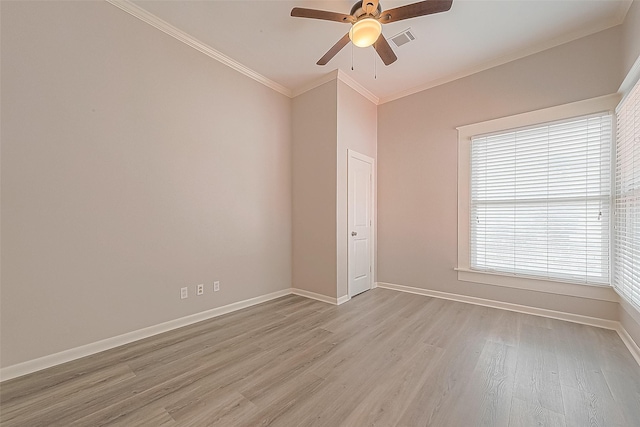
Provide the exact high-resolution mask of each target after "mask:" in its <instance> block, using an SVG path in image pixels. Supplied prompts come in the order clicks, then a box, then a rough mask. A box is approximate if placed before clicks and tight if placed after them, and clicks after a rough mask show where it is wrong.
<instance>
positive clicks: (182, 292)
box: [180, 287, 189, 299]
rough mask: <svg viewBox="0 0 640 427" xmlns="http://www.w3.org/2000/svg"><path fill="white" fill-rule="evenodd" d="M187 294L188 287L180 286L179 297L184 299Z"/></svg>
mask: <svg viewBox="0 0 640 427" xmlns="http://www.w3.org/2000/svg"><path fill="white" fill-rule="evenodd" d="M188 296H189V288H186V287H185V288H180V299H185V298H187V297H188Z"/></svg>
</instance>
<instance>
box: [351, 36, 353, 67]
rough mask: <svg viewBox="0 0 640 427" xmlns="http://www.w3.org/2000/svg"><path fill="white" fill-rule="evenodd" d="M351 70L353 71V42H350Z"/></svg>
mask: <svg viewBox="0 0 640 427" xmlns="http://www.w3.org/2000/svg"><path fill="white" fill-rule="evenodd" d="M351 71H353V43H351Z"/></svg>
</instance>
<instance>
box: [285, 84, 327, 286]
mask: <svg viewBox="0 0 640 427" xmlns="http://www.w3.org/2000/svg"><path fill="white" fill-rule="evenodd" d="M337 120H338V113H337V81H336V80H332V81H330V82H328V83H325V84H323V85H322V86H319V87H317V88H315V89H312V90H310V91H308V92H305V93H303V94H302V95H299V96H297V97H296V98H294V99H293V111H292V135H293V287H294V288H297V289H302V290H305V291H310V292H315V293H317V294H320V295H325V296H328V297H331V298H335V297H336V271H337V266H336V179H337V178H336V177H337V173H336V134H337Z"/></svg>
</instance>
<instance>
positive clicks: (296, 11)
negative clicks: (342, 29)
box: [291, 7, 356, 23]
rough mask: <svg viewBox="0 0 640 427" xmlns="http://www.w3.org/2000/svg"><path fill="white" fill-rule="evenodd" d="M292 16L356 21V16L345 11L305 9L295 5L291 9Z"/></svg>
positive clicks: (335, 20)
mask: <svg viewBox="0 0 640 427" xmlns="http://www.w3.org/2000/svg"><path fill="white" fill-rule="evenodd" d="M291 16H295V17H296V18H312V19H323V20H325V21H334V22H348V23H353V22H355V20H356V19H355V18H354V17H353V16H351V15H345V14H344V13H336V12H328V11H326V10H317V9H305V8H303V7H294V8H293V9H291Z"/></svg>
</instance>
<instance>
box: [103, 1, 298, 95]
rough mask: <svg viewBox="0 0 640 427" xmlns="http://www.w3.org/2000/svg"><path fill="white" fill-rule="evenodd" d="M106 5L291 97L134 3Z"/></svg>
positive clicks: (261, 76) (259, 76) (284, 88)
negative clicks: (114, 7) (112, 6)
mask: <svg viewBox="0 0 640 427" xmlns="http://www.w3.org/2000/svg"><path fill="white" fill-rule="evenodd" d="M106 1H107V2H108V3H111V4H112V5H114V6H116V7H117V8H119V9H121V10H123V11H125V12H127V13H129V14H130V15H132V16H135V17H136V18H138V19H140V20H141V21H144V22H146V23H147V24H149V25H151V26H153V27H155V28H157V29H159V30H160V31H162V32H164V33H165V34H168V35H170V36H171V37H173V38H175V39H176V40H179V41H181V42H182V43H184V44H186V45H187V46H191V47H192V48H194V49H196V50H197V51H199V52H202V53H204V54H205V55H207V56H208V57H210V58H213V59H215V60H216V61H218V62H220V63H222V64H224V65H226V66H228V67H230V68H232V69H234V70H236V71H237V72H239V73H241V74H244V75H245V76H247V77H249V78H251V79H253V80H255V81H257V82H258V83H261V84H263V85H265V86H267V87H268V88H271V89H273V90H275V91H276V92H279V93H281V94H283V95H285V96H288V97H289V98H291V97H292V94H291V90H290V89H289V88H287V87H285V86H283V85H281V84H280V83H276V82H275V81H273V80H271V79H268V78H267V77H265V76H263V75H262V74H260V73H257V72H256V71H254V70H252V69H251V68H249V67H247V66H245V65H243V64H241V63H239V62H238V61H236V60H234V59H232V58H230V57H228V56H227V55H225V54H224V53H221V52H218V51H217V50H215V49H214V48H212V47H211V46H208V45H206V44H205V43H202V42H201V41H200V40H198V39H196V38H195V37H193V36H191V35H189V34H187V33H185V32H184V31H182V30H180V29H178V28H176V27H174V26H173V25H171V24H169V23H168V22H166V21H163V20H162V19H160V18H158V17H157V16H155V15H154V14H152V13H150V12H147V11H146V10H145V9H143V8H141V7H139V6H137V5H135V4H134V3H132V2H131V1H129V0H106Z"/></svg>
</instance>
